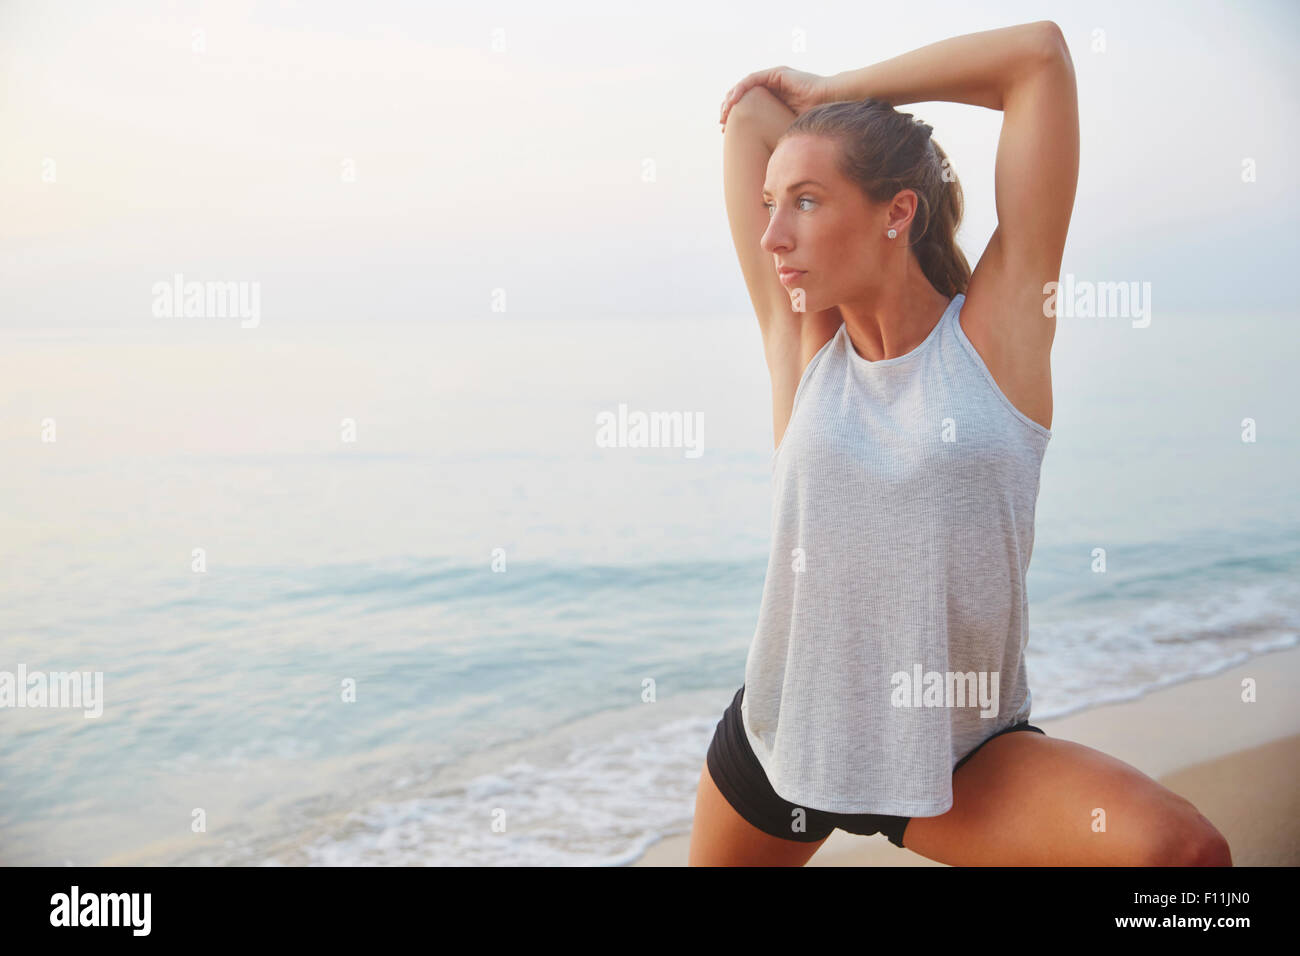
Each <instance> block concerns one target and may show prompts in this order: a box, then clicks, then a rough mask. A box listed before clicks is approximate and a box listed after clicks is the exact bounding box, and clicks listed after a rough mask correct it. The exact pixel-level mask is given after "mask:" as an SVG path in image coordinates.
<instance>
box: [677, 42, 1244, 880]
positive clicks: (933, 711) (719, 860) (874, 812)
mask: <svg viewBox="0 0 1300 956" xmlns="http://www.w3.org/2000/svg"><path fill="white" fill-rule="evenodd" d="M932 100H947V101H951V102H958V103H969V104H972V105H976V106H984V107H988V108H989V109H996V110H1001V111H1002V112H1003V114H1004V116H1003V122H1002V135H1001V140H1000V142H999V144H998V153H997V168H996V175H995V191H996V204H997V214H998V225H997V228H996V229H995V230H994V232H993V236H992V238H991V239H990V241H989V244H988V247H987V248H986V249H985V251H984V254H983V256H981V258H980V260H979V262H978V264H977V266H976V268H975V270H974V272H973V273H972V272H971V270H970V268H969V266H968V264H967V262H966V259H965V257H964V256H963V254H962V252H961V250H960V249H959V248H958V246H957V244H956V241H955V238H954V237H955V234H956V230H957V227H958V225H959V223H960V220H961V215H962V192H961V186H960V184H959V183H958V181H957V179H956V177H955V175H953V173H952V170H951V167H950V166H949V164H948V162H947V158H946V156H945V154H944V152H943V150H941V149H940V148H939V146H938V144H937V143H935V142H934V141H933V140H932V139H931V137H930V134H931V132H932V130H931V128H930V127H929V126H928V125H925V124H924V123H921V122H920V121H915V120H913V118H912V116H911V115H910V114H905V113H900V112H898V111H897V110H895V109H894V106H897V105H899V104H905V103H914V102H921V101H932ZM721 119H722V123H723V132H724V147H723V157H724V169H725V187H726V188H725V193H726V203H727V213H728V216H729V219H730V223H731V231H732V238H733V240H734V242H735V246H736V251H737V254H738V256H739V259H740V265H741V270H742V272H743V274H744V278H745V283H746V286H747V288H748V291H749V295H750V299H751V300H752V302H753V305H754V309H755V312H756V313H757V315H758V322H759V328H760V330H761V332H762V337H763V345H764V352H765V355H766V358H767V364H768V369H769V371H770V373H771V377H772V398H773V417H774V420H775V443H776V452H775V455H774V457H773V464H772V467H773V512H772V534H773V547H772V555H771V559H770V561H769V564H768V569H767V577H766V580H765V584H764V590H763V602H762V606H761V608H760V612H759V622H758V627H757V630H756V632H755V635H754V639H753V643H752V645H751V647H750V651H749V657H748V660H747V661H746V665H745V683H744V684H743V685H742V687H741V688H740V690H739V691H738V692H737V694H736V696H735V699H734V700H733V701H732V705H731V707H730V708H729V709H728V710H727V712H726V713H725V714H724V716H723V718H722V720H721V721H720V722H719V723H718V727H717V731H716V732H715V735H714V738H713V741H712V743H711V744H710V747H709V753H708V757H707V759H706V761H705V766H704V768H703V770H702V771H701V774H700V781H699V789H698V792H697V796H696V809H695V824H694V828H693V831H692V835H691V849H690V863H691V865H794V866H800V865H803V864H804V863H806V862H807V861H808V859H809V858H810V857H811V856H812V855H813V854H814V853H815V852H816V851H817V848H818V847H819V846H821V844H822V843H823V842H824V841H825V840H826V838H827V837H828V836H829V835H830V833H831V832H832V831H833V830H834V829H836V828H839V829H844V830H847V831H848V832H850V833H860V834H871V833H884V834H885V835H886V836H887V837H888V838H889V840H890V841H891V842H893V843H894V844H895V845H897V846H901V847H906V848H907V849H910V850H913V851H915V852H916V853H919V854H921V855H922V856H926V857H929V858H930V859H933V860H937V861H940V862H942V863H948V864H952V865H994V866H996V865H1042V864H1049V865H1050V864H1057V865H1061V864H1064V865H1075V866H1097V865H1122V866H1131V865H1219V866H1230V865H1231V857H1230V854H1229V849H1228V845H1227V842H1226V841H1225V840H1224V838H1223V836H1222V835H1221V834H1220V833H1219V832H1218V831H1217V830H1216V829H1215V828H1214V826H1213V825H1211V823H1210V822H1209V821H1208V820H1206V819H1205V818H1204V817H1203V816H1202V815H1201V814H1200V813H1198V812H1197V810H1196V808H1195V807H1194V806H1192V804H1190V803H1189V802H1188V801H1186V800H1184V799H1183V798H1182V797H1179V796H1178V795H1177V794H1175V793H1172V792H1171V791H1169V790H1168V789H1166V788H1164V787H1162V786H1160V785H1159V784H1158V783H1156V782H1155V781H1154V780H1152V779H1151V778H1149V777H1147V776H1146V775H1145V774H1143V773H1141V772H1140V771H1138V770H1137V769H1136V768H1134V767H1132V766H1129V765H1128V764H1126V763H1123V762H1122V761H1120V760H1117V759H1115V758H1112V757H1108V756H1107V755H1105V754H1103V753H1099V752H1098V751H1096V750H1092V749H1090V748H1088V747H1084V746H1082V745H1080V744H1076V743H1071V742H1069V741H1066V740H1057V739H1054V738H1051V737H1048V736H1047V735H1046V734H1045V733H1044V732H1043V731H1042V730H1040V729H1039V728H1037V727H1034V726H1033V725H1032V724H1030V723H1029V722H1028V719H1029V711H1030V693H1029V688H1028V684H1027V677H1026V673H1025V668H1024V660H1023V650H1024V645H1025V642H1026V641H1027V639H1028V605H1027V601H1026V598H1025V587H1024V579H1025V573H1026V571H1027V570H1028V566H1029V558H1030V554H1031V552H1032V548H1033V531H1034V529H1033V518H1034V505H1035V502H1036V500H1037V495H1038V484H1039V475H1040V469H1041V463H1042V457H1043V453H1044V452H1045V450H1046V447H1047V443H1048V441H1049V439H1050V438H1051V421H1052V393H1051V369H1050V362H1049V357H1050V351H1051V345H1052V339H1053V336H1054V334H1055V328H1056V320H1055V315H1054V312H1053V310H1052V309H1051V308H1049V307H1047V306H1046V299H1047V296H1046V293H1045V289H1048V288H1051V287H1050V286H1048V283H1051V282H1054V281H1056V280H1057V279H1058V278H1059V274H1060V266H1061V258H1062V254H1063V251H1064V247H1065V237H1066V231H1067V229H1068V227H1069V221H1070V213H1071V209H1072V206H1073V204H1074V192H1075V186H1076V183H1077V180H1078V163H1079V160H1078V156H1079V129H1078V126H1079V121H1078V106H1077V96H1076V90H1075V78H1074V68H1073V64H1072V62H1071V60H1070V56H1069V52H1068V50H1067V48H1066V44H1065V41H1064V39H1063V37H1062V35H1061V32H1060V30H1059V28H1058V27H1057V26H1056V24H1054V23H1051V22H1048V21H1044V22H1038V23H1030V24H1025V25H1021V26H1014V27H1008V28H1005V29H999V30H991V31H987V32H983V33H975V34H970V35H966V36H959V37H954V38H952V39H948V40H944V41H942V42H939V43H934V44H931V45H929V46H926V47H922V48H921V49H918V50H915V51H913V52H910V53H907V54H904V55H902V56H899V57H895V58H894V59H891V60H887V61H885V62H883V63H879V64H876V65H874V66H869V67H866V68H864V69H861V70H857V71H850V72H847V73H841V74H837V75H835V76H831V77H820V76H815V75H812V74H808V73H802V72H799V71H795V70H791V69H789V68H787V67H779V68H776V69H772V70H765V71H761V72H758V73H754V74H751V75H750V76H748V77H746V78H745V79H744V80H742V81H741V82H740V83H739V84H737V85H736V86H735V87H734V88H733V89H732V90H731V91H730V92H729V93H728V95H727V97H726V98H725V100H724V101H723V104H722V116H721Z"/></svg>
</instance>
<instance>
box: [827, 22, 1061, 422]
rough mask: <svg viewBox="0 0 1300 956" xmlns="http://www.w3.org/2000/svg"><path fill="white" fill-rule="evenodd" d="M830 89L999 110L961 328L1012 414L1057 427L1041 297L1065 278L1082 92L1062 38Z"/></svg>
mask: <svg viewBox="0 0 1300 956" xmlns="http://www.w3.org/2000/svg"><path fill="white" fill-rule="evenodd" d="M829 82H830V84H831V86H832V88H833V89H834V91H835V96H836V98H837V99H861V98H864V97H867V96H874V97H877V98H879V99H883V100H885V101H886V102H889V103H891V104H893V105H894V106H898V105H901V104H905V103H917V102H922V101H931V100H941V101H947V102H954V103H968V104H971V105H973V106H984V107H987V108H988V109H995V110H1001V111H1002V113H1003V118H1002V132H1001V136H1000V138H999V141H998V152H997V164H996V168H995V172H994V191H995V197H994V199H995V203H996V206H997V215H998V224H997V228H996V229H994V231H993V236H992V238H991V239H990V240H989V244H988V246H987V247H986V248H985V250H984V253H983V255H981V256H980V259H979V262H978V264H977V265H976V267H975V270H974V272H973V273H972V275H971V282H970V288H969V290H968V291H967V294H966V305H965V306H964V307H963V308H962V315H961V323H962V328H963V330H964V331H965V332H966V334H967V336H968V337H969V338H970V340H971V343H972V344H973V345H974V346H975V347H976V350H977V351H978V352H979V353H980V355H981V356H982V357H983V359H984V362H985V364H986V365H987V366H988V368H989V371H990V372H991V373H992V374H993V377H994V379H995V380H996V381H997V383H998V385H999V386H1000V387H1001V389H1002V391H1003V393H1004V394H1005V395H1006V396H1007V397H1008V398H1009V399H1010V400H1011V402H1012V404H1014V405H1015V406H1016V407H1017V408H1019V409H1020V410H1021V411H1022V412H1023V413H1024V414H1026V415H1027V416H1029V417H1030V418H1032V419H1034V420H1035V421H1037V422H1039V423H1040V424H1043V425H1044V426H1045V427H1048V428H1050V427H1051V425H1050V422H1051V417H1052V398H1051V368H1050V363H1049V359H1050V353H1051V345H1052V339H1053V337H1054V336H1055V333H1056V318H1055V316H1054V315H1051V316H1045V315H1044V302H1045V300H1046V298H1047V296H1046V293H1045V291H1044V287H1045V286H1046V284H1047V283H1049V282H1055V281H1057V280H1059V278H1060V272H1061V259H1062V257H1063V255H1064V251H1065V239H1066V233H1067V231H1068V229H1069V225H1070V214H1071V212H1072V211H1073V209H1074V194H1075V189H1076V187H1077V185H1078V179H1079V106H1078V94H1077V90H1076V86H1075V77H1074V65H1073V63H1072V62H1071V60H1070V53H1069V50H1068V48H1067V46H1066V43H1065V38H1064V37H1063V36H1062V35H1061V31H1060V28H1059V27H1057V25H1056V24H1055V23H1052V22H1051V21H1048V20H1044V21H1039V22H1036V23H1027V24H1022V25H1018V26H1013V27H1004V28H1002V29H998V30H989V31H986V32H983V33H970V34H966V35H964V36H958V37H952V38H950V39H947V40H941V41H939V42H938V43H932V44H930V45H929V46H924V47H921V48H919V49H917V50H913V51H911V52H909V53H904V54H902V55H901V56H897V57H894V58H893V59H890V60H884V61H882V62H880V63H876V64H873V65H871V66H868V67H864V68H862V69H860V70H852V71H848V72H845V73H838V74H836V75H834V76H832V77H830V79H829Z"/></svg>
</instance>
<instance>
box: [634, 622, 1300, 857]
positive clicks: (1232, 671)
mask: <svg viewBox="0 0 1300 956" xmlns="http://www.w3.org/2000/svg"><path fill="white" fill-rule="evenodd" d="M1246 678H1252V679H1253V680H1254V681H1255V693H1256V700H1255V702H1253V703H1246V702H1244V701H1243V700H1242V681H1243V680H1245V679H1246ZM1298 682H1300V648H1291V649H1288V650H1284V651H1278V652H1275V653H1271V654H1264V655H1261V656H1259V657H1255V658H1252V659H1251V660H1249V661H1246V662H1245V663H1244V664H1240V665H1238V666H1235V667H1232V668H1229V669H1228V670H1225V671H1222V672H1220V673H1218V674H1214V675H1212V676H1210V677H1206V678H1202V679H1200V680H1196V681H1191V682H1187V683H1182V684H1176V685H1174V686H1171V687H1166V688H1162V689H1160V690H1156V691H1152V692H1151V693H1149V694H1147V695H1146V696H1144V697H1142V698H1139V699H1137V700H1132V701H1124V702H1119V703H1113V704H1107V705H1104V706H1101V707H1096V708H1093V709H1090V710H1086V711H1080V712H1078V713H1074V714H1068V715H1066V716H1064V717H1060V718H1057V719H1055V720H1037V719H1034V718H1033V717H1032V716H1031V718H1030V719H1031V720H1032V721H1033V723H1034V724H1036V725H1037V726H1040V727H1042V728H1043V730H1045V731H1046V732H1047V733H1048V734H1050V735H1052V736H1056V737H1062V738H1065V739H1067V740H1074V741H1077V742H1079V743H1081V744H1086V745H1087V746H1089V747H1095V748H1096V749H1098V750H1101V751H1103V752H1105V753H1108V754H1110V755H1111V756H1114V757H1118V758H1119V759H1120V760H1123V761H1125V762H1127V763H1130V764H1132V765H1133V766H1135V767H1137V768H1138V769H1139V770H1141V771H1142V772H1143V773H1145V774H1147V775H1148V776H1150V777H1154V778H1155V779H1157V780H1159V781H1160V782H1161V783H1162V784H1164V785H1165V786H1166V787H1168V788H1169V789H1171V790H1173V791H1174V792H1175V793H1178V794H1180V795H1182V796H1184V797H1186V798H1187V799H1188V800H1190V801H1192V803H1194V804H1195V805H1196V808H1197V809H1198V810H1200V812H1201V813H1203V814H1204V815H1205V816H1206V817H1207V818H1208V819H1209V820H1211V821H1212V822H1213V823H1214V825H1215V826H1216V827H1218V828H1219V830H1220V831H1221V832H1222V833H1223V835H1224V836H1225V837H1226V838H1227V840H1228V844H1229V845H1230V846H1231V847H1232V860H1233V864H1234V865H1235V866H1296V865H1298V864H1300V704H1298V703H1297V701H1296V698H1295V688H1296V686H1297V683H1298ZM689 845H690V839H689V836H685V835H683V836H674V837H669V838H667V839H665V840H661V841H660V842H659V843H657V844H655V845H654V846H652V847H651V848H650V849H649V850H648V851H647V852H646V853H645V855H643V856H642V857H641V859H639V860H637V861H636V862H635V863H634V864H633V866H685V865H686V860H687V850H688V847H689ZM808 865H809V866H943V865H945V864H941V863H936V862H934V861H932V860H928V859H926V858H924V857H922V856H919V855H917V854H915V853H913V852H912V851H910V850H905V849H900V848H899V847H896V846H894V845H893V844H891V843H890V842H889V841H888V840H886V839H885V838H884V837H883V836H881V835H879V834H877V835H875V836H869V837H863V836H856V835H853V834H849V833H845V832H844V831H842V830H836V831H835V832H834V833H833V834H831V837H830V839H829V840H827V841H826V843H825V844H824V845H823V846H822V848H821V849H820V850H819V851H818V852H817V854H816V855H815V856H814V857H813V858H812V860H810V861H809V863H808Z"/></svg>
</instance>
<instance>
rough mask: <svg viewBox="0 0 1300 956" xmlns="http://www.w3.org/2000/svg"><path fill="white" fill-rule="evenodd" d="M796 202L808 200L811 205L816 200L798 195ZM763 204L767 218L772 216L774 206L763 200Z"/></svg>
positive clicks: (815, 202) (814, 203)
mask: <svg viewBox="0 0 1300 956" xmlns="http://www.w3.org/2000/svg"><path fill="white" fill-rule="evenodd" d="M798 202H801V203H804V202H810V203H812V204H813V205H816V204H817V200H815V199H813V198H812V197H811V196H800V197H799V199H798ZM763 205H764V206H766V207H767V216H768V218H769V219H770V218H772V210H773V209H774V208H775V207H774V206H773V204H772V203H770V202H765V203H763Z"/></svg>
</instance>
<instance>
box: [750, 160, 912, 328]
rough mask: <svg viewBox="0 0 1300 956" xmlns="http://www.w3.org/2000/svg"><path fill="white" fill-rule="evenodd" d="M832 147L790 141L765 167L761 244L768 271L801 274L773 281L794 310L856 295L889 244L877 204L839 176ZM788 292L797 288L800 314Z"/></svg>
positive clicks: (871, 279)
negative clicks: (768, 255) (768, 261)
mask: <svg viewBox="0 0 1300 956" xmlns="http://www.w3.org/2000/svg"><path fill="white" fill-rule="evenodd" d="M837 148H838V147H837V146H836V144H835V143H834V142H833V141H832V140H830V139H827V138H826V137H824V136H810V135H796V136H791V137H789V138H787V139H784V140H782V141H781V142H780V143H778V144H777V147H776V149H775V150H774V151H773V153H772V156H771V158H770V159H769V160H768V163H767V181H766V182H765V183H764V184H763V202H764V204H765V205H766V206H767V209H768V217H769V218H768V225H767V229H766V230H765V231H764V233H763V239H762V242H761V246H762V248H763V250H764V251H765V252H770V253H771V254H772V257H773V265H772V268H773V269H774V270H775V269H779V268H780V267H782V266H788V267H790V268H793V269H799V270H802V273H801V274H799V275H795V276H793V277H792V278H789V279H783V280H782V283H781V284H782V285H783V286H784V287H785V289H786V291H787V292H790V293H791V295H792V299H791V304H792V305H794V306H795V308H796V311H803V312H821V311H822V310H824V309H829V308H831V307H833V306H836V305H839V304H840V303H842V302H846V301H849V300H852V299H855V298H857V297H858V296H859V295H860V293H861V291H862V290H863V289H864V288H870V287H871V286H872V285H873V284H874V282H875V278H874V276H875V273H876V271H877V266H876V264H877V263H879V261H880V254H881V253H882V252H883V250H882V249H881V248H880V246H881V244H882V243H883V242H888V241H889V240H887V239H885V238H884V237H885V231H886V229H887V228H888V226H887V225H886V223H885V207H884V205H877V204H873V203H872V202H871V201H870V200H869V199H868V198H867V197H866V196H865V195H864V194H863V192H862V190H861V189H859V188H858V186H857V185H856V184H855V183H853V182H851V181H850V180H848V179H846V178H845V177H844V176H843V175H841V173H840V172H839V170H838V168H837V167H836V165H835V155H836V150H837ZM900 234H901V232H900ZM796 289H802V290H803V308H802V309H799V307H798V301H797V299H796V298H794V295H795V293H794V290H796Z"/></svg>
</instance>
